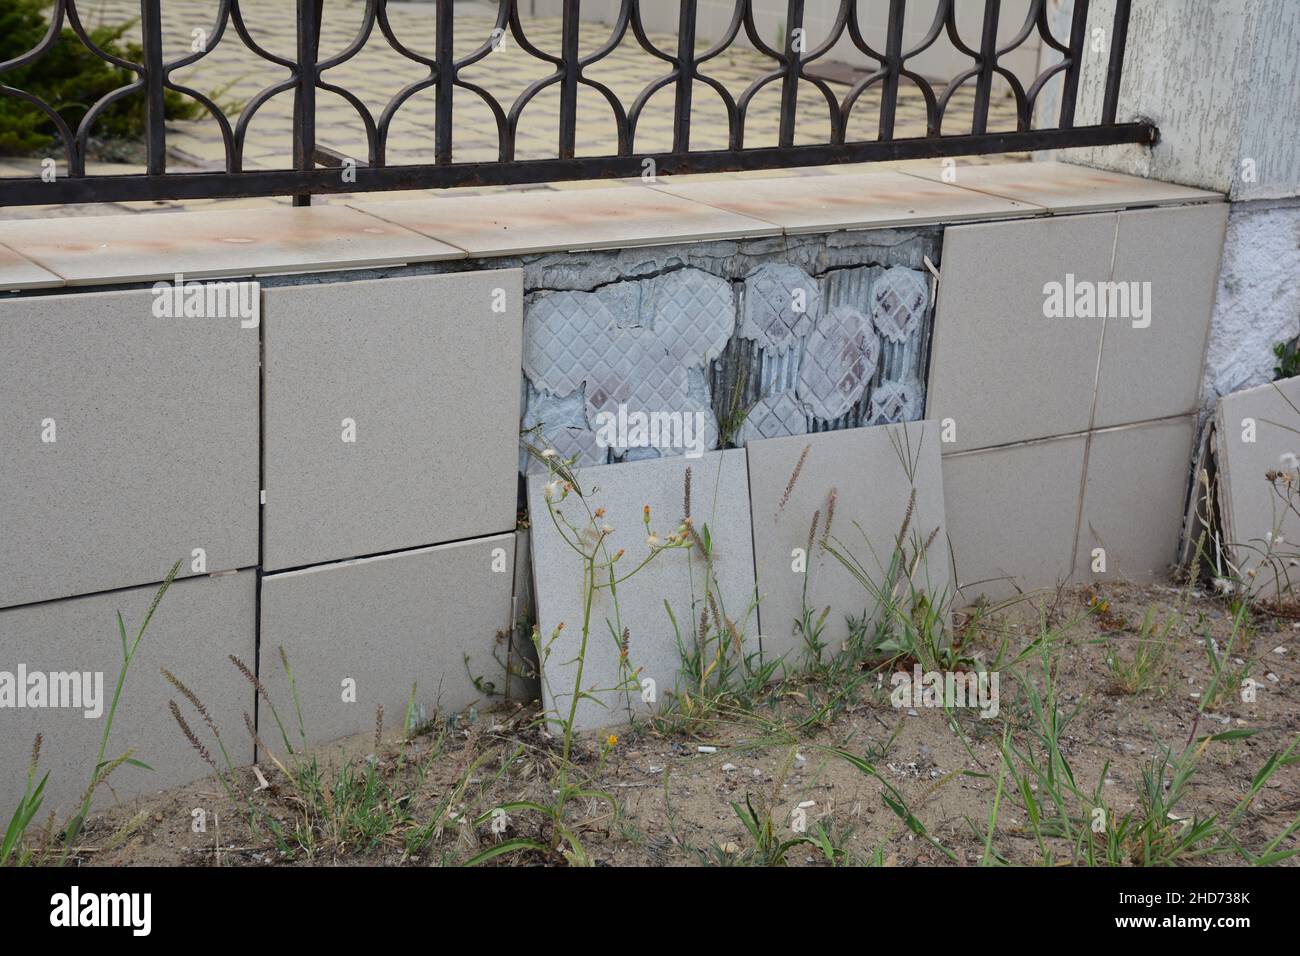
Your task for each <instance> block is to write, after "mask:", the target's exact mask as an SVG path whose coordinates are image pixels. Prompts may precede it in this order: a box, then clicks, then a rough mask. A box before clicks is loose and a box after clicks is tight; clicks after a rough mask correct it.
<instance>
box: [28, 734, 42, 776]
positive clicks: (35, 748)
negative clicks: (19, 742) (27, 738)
mask: <svg viewBox="0 0 1300 956" xmlns="http://www.w3.org/2000/svg"><path fill="white" fill-rule="evenodd" d="M41 739H42V737H41V735H40V734H37V735H36V739H35V740H33V741H32V762H31V763H30V764H28V765H27V766H28V769H29V772H30V773H32V774H33V775H35V773H36V765H37V764H38V763H40V762H41Z"/></svg>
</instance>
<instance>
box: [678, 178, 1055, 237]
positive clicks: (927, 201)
mask: <svg viewBox="0 0 1300 956" xmlns="http://www.w3.org/2000/svg"><path fill="white" fill-rule="evenodd" d="M654 188H655V189H658V190H660V191H662V192H665V193H669V194H671V195H674V196H680V197H682V198H683V199H692V200H694V201H696V202H699V203H707V204H708V205H710V206H716V207H718V208H719V209H725V210H727V211H729V212H734V213H737V214H740V215H745V216H752V217H753V218H755V219H761V220H763V221H765V222H770V223H773V224H774V225H777V226H780V227H781V228H782V229H783V230H784V231H785V232H787V233H807V232H825V231H828V230H835V229H873V228H880V227H885V226H902V225H919V224H922V223H933V222H946V221H952V220H974V219H1001V218H1006V217H1010V216H1032V215H1037V214H1040V213H1042V212H1043V210H1042V209H1040V208H1038V207H1037V206H1033V205H1030V204H1027V203H1020V202H1015V201H1012V200H1010V199H999V198H997V197H995V196H988V195H985V194H984V193H980V192H975V191H974V190H969V189H958V188H957V187H955V186H948V185H945V184H944V183H934V182H929V181H927V180H924V179H919V178H917V177H915V176H907V175H904V174H903V173H898V172H889V171H886V172H872V173H859V174H856V175H855V174H847V175H843V176H799V177H789V178H785V179H754V180H725V181H716V180H715V181H708V182H698V181H697V182H692V181H691V180H690V178H689V177H681V176H679V177H675V178H671V179H670V178H665V179H661V180H660V181H659V183H658V184H657V185H656V186H655V187H654Z"/></svg>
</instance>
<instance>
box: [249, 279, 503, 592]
mask: <svg viewBox="0 0 1300 956" xmlns="http://www.w3.org/2000/svg"><path fill="white" fill-rule="evenodd" d="M264 296H265V298H264V306H263V336H264V341H265V393H264V398H263V403H264V413H263V421H264V442H265V482H266V506H265V509H264V511H263V518H264V522H265V523H264V551H263V561H264V567H265V568H266V569H267V570H282V569H284V568H289V567H298V566H305V565H309V564H318V563H321V562H324V561H334V560H339V559H342V558H352V557H361V556H364V555H370V554H379V553H381V552H385V551H397V550H401V549H406V548H416V547H422V546H424V545H429V544H436V543H439V542H445V541H455V540H459V539H461V538H470V537H476V536H481V535H486V534H493V533H498V532H503V531H507V530H509V529H511V528H513V527H514V525H515V509H516V500H517V491H518V490H517V479H516V477H515V475H516V467H517V461H516V451H517V446H518V441H519V411H520V409H519V377H518V369H519V366H520V361H521V358H520V350H521V347H522V345H521V343H522V336H523V316H522V309H523V303H522V300H523V278H522V273H521V272H520V271H519V270H517V269H506V270H498V271H488V272H472V273H463V274H459V275H449V276H416V277H411V278H399V279H379V280H373V281H365V282H343V283H330V284H318V285H303V286H292V287H282V288H276V289H268V290H266V292H265V293H264Z"/></svg>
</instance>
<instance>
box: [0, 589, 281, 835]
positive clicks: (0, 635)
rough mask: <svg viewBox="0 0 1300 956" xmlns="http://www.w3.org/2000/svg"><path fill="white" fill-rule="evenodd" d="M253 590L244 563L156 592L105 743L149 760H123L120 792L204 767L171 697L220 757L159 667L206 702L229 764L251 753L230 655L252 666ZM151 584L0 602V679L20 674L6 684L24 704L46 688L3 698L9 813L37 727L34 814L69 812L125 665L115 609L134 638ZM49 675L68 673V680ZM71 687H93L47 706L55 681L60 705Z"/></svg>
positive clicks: (168, 783)
mask: <svg viewBox="0 0 1300 956" xmlns="http://www.w3.org/2000/svg"><path fill="white" fill-rule="evenodd" d="M256 591H257V578H256V576H255V575H254V574H253V572H252V571H240V572H237V573H234V574H223V575H217V576H214V577H202V578H192V579H189V580H185V581H176V582H174V583H173V584H172V586H171V588H170V589H169V590H168V591H167V593H166V594H165V595H164V596H163V598H162V601H161V602H160V603H159V605H158V608H157V611H156V612H155V613H154V616H153V619H152V620H151V621H150V623H149V627H148V628H147V629H146V630H145V632H144V636H143V638H141V640H140V644H139V649H138V651H137V652H136V657H135V658H133V659H132V661H131V667H130V669H129V670H128V671H127V676H126V684H125V686H124V689H123V691H122V698H121V702H120V703H119V704H118V709H117V713H116V716H115V717H114V720H113V730H112V735H111V736H110V737H109V741H108V750H107V755H108V757H109V758H110V759H113V758H116V757H118V756H121V755H122V754H123V753H125V752H126V751H127V750H134V753H133V754H132V756H133V757H134V758H135V759H137V760H140V761H143V762H144V763H146V764H148V765H149V766H150V767H152V768H153V770H152V772H150V771H149V770H145V769H143V768H141V767H135V766H131V765H127V764H124V765H122V766H119V767H118V768H117V769H116V770H114V771H113V775H112V777H111V778H110V782H111V783H112V790H113V791H116V793H117V795H118V796H119V797H131V796H135V795H138V794H143V793H153V792H156V791H158V790H164V789H166V788H168V787H175V786H180V785H181V784H185V783H188V782H189V781H191V780H196V779H199V778H201V777H205V776H207V775H208V774H209V773H211V768H209V766H208V765H207V764H206V763H205V762H204V761H203V759H202V758H201V757H200V756H199V755H198V754H197V753H196V752H195V751H194V750H193V748H192V747H191V746H190V744H189V742H188V741H187V740H186V739H185V737H184V736H182V733H181V729H180V727H179V726H178V725H177V724H176V722H175V720H174V719H173V717H172V715H171V713H170V711H169V708H168V701H169V700H175V701H176V702H177V703H178V704H179V705H180V708H181V713H182V716H184V717H185V719H186V721H187V722H188V723H189V725H190V727H191V728H192V729H193V730H194V732H195V733H196V734H198V736H199V737H200V739H201V740H202V741H203V742H204V744H205V745H206V746H207V747H208V749H209V750H210V751H211V752H212V753H213V754H214V755H215V756H216V759H217V761H218V763H219V764H220V763H221V751H220V748H219V747H218V746H217V744H216V741H215V740H214V738H212V736H211V735H210V734H209V731H208V729H207V727H206V726H205V724H204V721H203V719H202V717H200V716H199V715H198V714H197V713H196V712H195V711H194V710H193V708H192V707H190V705H189V704H188V703H187V702H186V700H185V698H184V697H183V696H182V695H181V693H180V692H179V691H178V690H177V689H176V688H175V687H173V686H172V685H171V684H170V683H169V682H168V681H167V680H166V678H164V677H163V675H162V673H161V670H160V669H161V668H166V669H167V670H168V671H170V672H171V673H172V674H173V675H175V676H176V677H177V678H178V679H179V680H180V681H181V682H183V683H184V684H185V686H186V687H187V688H189V689H190V690H191V691H193V692H194V693H195V694H196V695H197V696H198V698H199V699H200V700H201V701H203V703H204V704H205V705H206V707H207V708H208V712H209V714H211V716H212V719H213V720H214V721H215V722H216V725H217V728H218V729H219V731H220V732H221V740H222V742H224V743H225V745H226V749H227V751H228V752H229V753H230V759H231V761H232V762H233V763H234V764H235V765H237V766H238V765H243V764H247V763H249V762H251V761H252V759H253V741H252V739H251V738H250V737H249V735H248V732H247V730H246V729H245V728H244V721H243V715H244V714H245V713H249V714H251V713H252V712H253V706H254V704H253V698H254V690H253V687H252V685H251V684H249V683H248V681H247V680H245V679H244V677H243V676H241V675H240V673H239V672H238V671H237V670H235V668H234V666H233V665H232V664H231V663H230V661H229V659H228V657H227V655H230V654H234V655H236V656H237V657H239V658H240V659H241V660H243V661H244V662H245V663H246V664H248V666H250V667H252V666H253V656H254V654H255V653H256V650H255V646H254V642H255V636H254V635H255V623H256V621H255V619H256V612H255V611H254V606H255V595H256ZM156 593H157V587H155V586H153V585H150V586H148V587H141V588H131V589H129V590H124V591H115V592H113V593H111V594H96V595H92V596H90V597H79V598H73V599H71V600H67V601H53V602H50V603H48V604H38V605H31V606H28V607H20V608H10V609H9V610H5V611H0V672H3V673H0V682H2V683H8V682H9V681H10V680H16V681H19V683H17V685H16V686H15V687H13V688H11V689H14V690H16V691H17V693H18V694H20V695H26V696H25V697H24V700H25V701H26V702H28V703H30V702H33V701H34V700H36V698H34V697H32V696H31V695H32V694H35V693H37V688H39V687H44V688H46V693H47V696H46V697H45V703H46V706H43V707H40V708H39V709H27V708H26V707H24V708H17V707H13V706H11V703H10V702H9V701H7V702H6V703H5V706H4V707H3V708H0V767H2V768H4V773H3V774H0V807H4V808H5V810H4V813H5V814H6V815H7V814H8V813H9V811H10V809H11V808H12V807H14V806H15V804H16V803H17V801H18V799H19V798H20V797H21V796H22V791H23V784H24V783H25V778H26V768H27V765H28V762H29V760H30V759H31V752H32V741H33V739H34V738H35V736H36V734H41V735H42V740H41V755H40V771H41V772H42V773H44V772H46V771H48V772H49V775H50V777H49V782H48V783H47V784H46V788H45V802H44V804H43V805H42V807H41V813H40V818H39V821H38V823H40V824H43V823H44V820H45V815H46V814H47V813H49V812H55V813H56V819H57V820H59V821H63V820H66V819H67V818H68V817H70V816H71V814H72V812H73V811H74V810H75V808H76V806H77V804H78V803H79V802H80V800H81V797H82V794H83V793H84V792H85V789H86V785H87V783H88V782H89V774H90V770H91V768H92V767H94V765H95V755H96V754H97V753H98V750H99V743H100V738H101V736H102V734H103V731H104V721H105V720H107V717H108V709H109V706H110V704H111V703H112V698H113V691H114V688H115V687H116V684H117V678H118V674H119V673H120V671H121V667H122V644H121V640H120V638H119V635H118V627H117V614H118V612H119V611H120V612H121V614H122V621H123V623H124V625H125V627H126V631H127V635H128V638H129V639H130V640H134V639H135V636H136V634H137V633H138V631H139V629H140V624H141V623H142V621H143V619H144V616H145V614H146V613H147V612H148V610H149V605H150V604H151V603H152V602H153V599H154V595H155V594H156ZM85 674H89V675H90V677H89V681H88V683H87V682H85V680H84V679H77V678H76V676H75V675H85ZM51 675H74V676H73V677H72V680H75V681H76V682H75V683H73V682H72V680H64V679H61V678H58V677H52V676H51ZM74 687H75V689H76V691H78V692H79V691H81V690H83V689H88V690H89V691H90V692H91V696H90V701H91V702H92V706H90V707H87V706H86V704H87V698H86V697H84V696H83V697H82V698H81V703H82V706H66V705H61V706H54V701H55V690H56V688H57V689H58V700H59V701H60V704H65V702H66V701H68V700H74V699H75V698H73V697H70V696H69V697H65V696H64V694H65V693H70V692H72V691H73V689H74ZM88 710H89V711H90V712H91V716H87V711H88ZM215 786H216V785H215V784H214V787H215ZM218 789H219V788H218ZM112 800H113V797H112V794H111V793H110V791H109V788H108V787H107V786H105V787H103V788H101V789H100V790H99V792H98V793H97V794H96V799H95V802H96V804H97V805H99V806H103V805H105V804H108V803H111V802H112Z"/></svg>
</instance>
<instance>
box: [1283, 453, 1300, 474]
mask: <svg viewBox="0 0 1300 956" xmlns="http://www.w3.org/2000/svg"><path fill="white" fill-rule="evenodd" d="M1278 462H1279V463H1280V464H1281V465H1282V467H1283V468H1285V469H1286V470H1287V471H1297V470H1300V457H1297V456H1296V454H1295V452H1292V451H1288V452H1283V453H1282V455H1281V457H1279V458H1278Z"/></svg>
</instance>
